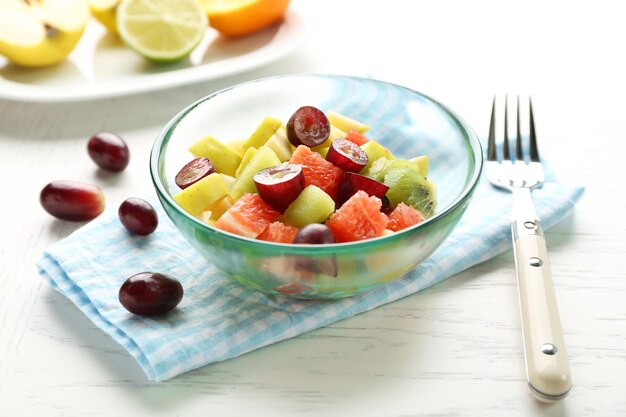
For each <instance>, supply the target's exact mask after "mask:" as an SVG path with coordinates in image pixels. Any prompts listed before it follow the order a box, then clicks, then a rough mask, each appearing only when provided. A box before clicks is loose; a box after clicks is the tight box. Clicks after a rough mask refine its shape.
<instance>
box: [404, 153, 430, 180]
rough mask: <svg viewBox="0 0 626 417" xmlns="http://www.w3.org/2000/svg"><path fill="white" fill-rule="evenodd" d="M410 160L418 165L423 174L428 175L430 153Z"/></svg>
mask: <svg viewBox="0 0 626 417" xmlns="http://www.w3.org/2000/svg"><path fill="white" fill-rule="evenodd" d="M409 161H411V162H412V163H414V164H415V165H417V170H418V171H419V173H420V175H421V176H423V177H426V176H427V175H428V155H419V156H416V157H415V158H411V159H409Z"/></svg>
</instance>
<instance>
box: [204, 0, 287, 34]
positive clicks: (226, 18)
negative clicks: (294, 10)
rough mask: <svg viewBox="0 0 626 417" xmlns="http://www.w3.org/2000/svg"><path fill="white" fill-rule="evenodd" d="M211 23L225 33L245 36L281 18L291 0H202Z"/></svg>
mask: <svg viewBox="0 0 626 417" xmlns="http://www.w3.org/2000/svg"><path fill="white" fill-rule="evenodd" d="M202 4H203V6H204V8H205V10H206V13H207V16H208V18H209V24H210V25H211V27H213V28H214V29H216V30H217V31H218V32H220V33H221V34H223V35H226V36H244V35H248V34H250V33H253V32H256V31H258V30H261V29H263V28H264V27H266V26H269V25H271V24H272V23H274V22H276V21H278V20H280V19H281V18H282V16H283V15H284V13H285V11H286V10H287V7H288V6H289V0H231V1H224V0H202Z"/></svg>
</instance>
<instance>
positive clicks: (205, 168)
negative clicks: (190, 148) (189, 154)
mask: <svg viewBox="0 0 626 417" xmlns="http://www.w3.org/2000/svg"><path fill="white" fill-rule="evenodd" d="M214 172H215V168H214V167H213V164H212V163H211V161H209V160H208V159H207V158H196V159H194V160H192V161H191V162H189V163H188V164H187V165H185V166H184V167H182V168H181V170H180V171H178V174H176V178H175V179H174V181H176V185H178V186H179V187H180V188H181V189H183V190H184V189H185V188H187V187H189V186H190V185H191V184H195V183H196V182H198V181H200V180H201V179H202V178H204V177H206V176H208V175H210V174H212V173H214Z"/></svg>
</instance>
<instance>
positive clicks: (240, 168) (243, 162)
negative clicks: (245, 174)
mask: <svg viewBox="0 0 626 417" xmlns="http://www.w3.org/2000/svg"><path fill="white" fill-rule="evenodd" d="M255 153H256V148H254V147H252V146H251V147H249V148H248V149H246V152H245V153H244V154H243V156H242V157H241V162H240V163H239V166H238V167H237V169H236V170H235V177H238V176H239V174H241V171H243V169H244V168H245V167H246V165H247V164H248V162H250V159H252V156H253V155H254V154H255Z"/></svg>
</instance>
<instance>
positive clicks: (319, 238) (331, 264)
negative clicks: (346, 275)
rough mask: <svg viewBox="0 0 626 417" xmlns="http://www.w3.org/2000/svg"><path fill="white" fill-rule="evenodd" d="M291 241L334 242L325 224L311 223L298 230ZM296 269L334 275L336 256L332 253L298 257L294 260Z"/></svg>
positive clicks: (320, 243)
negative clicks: (313, 256) (317, 256)
mask: <svg viewBox="0 0 626 417" xmlns="http://www.w3.org/2000/svg"><path fill="white" fill-rule="evenodd" d="M293 243H296V244H298V243H300V244H310V245H324V244H328V243H335V236H334V235H333V232H332V231H331V230H330V228H329V227H328V226H326V225H325V224H319V223H312V224H308V225H306V226H304V227H303V228H302V229H300V230H299V231H298V234H297V235H296V237H295V238H294V239H293ZM296 269H298V270H300V271H310V272H313V273H322V274H326V275H329V276H331V277H336V276H337V258H336V257H335V255H334V254H333V255H329V256H323V257H319V258H315V259H313V258H309V257H300V258H297V260H296Z"/></svg>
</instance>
